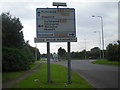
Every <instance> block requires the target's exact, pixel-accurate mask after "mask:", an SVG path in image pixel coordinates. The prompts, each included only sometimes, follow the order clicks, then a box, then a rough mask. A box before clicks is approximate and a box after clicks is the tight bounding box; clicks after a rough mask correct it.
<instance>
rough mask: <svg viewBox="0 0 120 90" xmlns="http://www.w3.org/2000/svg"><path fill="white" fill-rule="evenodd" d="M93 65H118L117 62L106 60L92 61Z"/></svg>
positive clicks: (119, 63)
mask: <svg viewBox="0 0 120 90" xmlns="http://www.w3.org/2000/svg"><path fill="white" fill-rule="evenodd" d="M92 63H93V64H106V65H120V62H119V61H108V60H104V62H103V60H96V61H92Z"/></svg>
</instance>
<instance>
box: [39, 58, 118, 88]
mask: <svg viewBox="0 0 120 90" xmlns="http://www.w3.org/2000/svg"><path fill="white" fill-rule="evenodd" d="M41 62H44V63H46V61H41ZM51 63H53V64H60V65H63V66H66V67H67V61H58V62H56V61H52V60H51ZM118 68H120V66H119V67H118V66H112V65H100V64H92V63H91V60H72V61H71V69H72V70H73V71H75V72H77V73H78V74H79V75H80V76H81V77H83V78H84V79H85V80H86V81H87V82H88V83H90V84H91V85H92V86H93V87H95V88H118V72H120V69H118Z"/></svg>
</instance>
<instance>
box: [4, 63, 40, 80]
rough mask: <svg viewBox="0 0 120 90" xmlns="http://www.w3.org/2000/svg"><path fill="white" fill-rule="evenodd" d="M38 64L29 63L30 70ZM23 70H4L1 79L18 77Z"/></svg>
mask: <svg viewBox="0 0 120 90" xmlns="http://www.w3.org/2000/svg"><path fill="white" fill-rule="evenodd" d="M38 65H39V63H32V64H31V65H30V70H31V69H34V68H35V67H37V66H38ZM23 72H24V71H21V72H4V73H2V81H4V80H8V79H14V78H17V77H19V76H20V75H21V74H22V73H23Z"/></svg>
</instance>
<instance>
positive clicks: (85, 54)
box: [85, 39, 87, 60]
mask: <svg viewBox="0 0 120 90" xmlns="http://www.w3.org/2000/svg"><path fill="white" fill-rule="evenodd" d="M86 59H87V57H86V39H85V60H86Z"/></svg>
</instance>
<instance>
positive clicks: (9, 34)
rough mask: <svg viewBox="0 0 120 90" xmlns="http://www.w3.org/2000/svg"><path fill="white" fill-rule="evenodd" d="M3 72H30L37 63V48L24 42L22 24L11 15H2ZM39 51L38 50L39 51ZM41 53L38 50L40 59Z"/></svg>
mask: <svg viewBox="0 0 120 90" xmlns="http://www.w3.org/2000/svg"><path fill="white" fill-rule="evenodd" d="M1 16H2V71H3V72H8V71H10V72H11V71H21V70H28V69H29V68H30V64H31V63H33V62H34V61H35V57H34V55H35V54H34V52H35V48H34V47H31V46H30V45H29V44H28V43H29V41H27V42H26V43H25V42H24V38H23V32H22V28H23V26H22V24H21V22H20V20H19V18H16V17H12V15H10V13H2V14H1ZM37 50H38V49H37ZM39 58H40V53H39V50H38V59H39Z"/></svg>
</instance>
